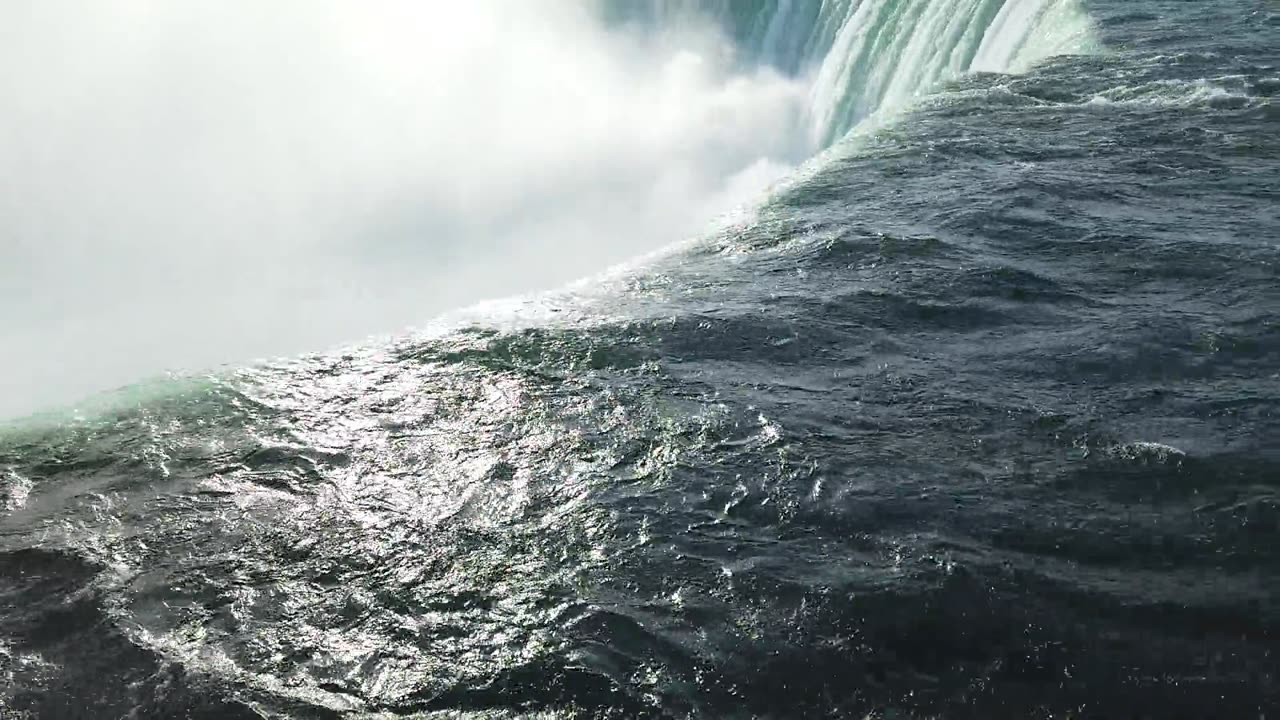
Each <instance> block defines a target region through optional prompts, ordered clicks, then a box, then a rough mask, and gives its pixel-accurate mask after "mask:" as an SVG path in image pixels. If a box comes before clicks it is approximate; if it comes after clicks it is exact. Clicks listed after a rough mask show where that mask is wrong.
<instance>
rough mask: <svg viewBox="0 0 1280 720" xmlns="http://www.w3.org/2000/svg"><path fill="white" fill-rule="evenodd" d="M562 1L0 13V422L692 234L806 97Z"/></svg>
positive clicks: (775, 160) (380, 328)
mask: <svg viewBox="0 0 1280 720" xmlns="http://www.w3.org/2000/svg"><path fill="white" fill-rule="evenodd" d="M733 67H734V66H733V58H732V56H731V54H730V52H729V48H728V47H727V46H726V45H725V44H724V43H721V42H719V41H718V40H717V38H715V37H714V35H712V34H711V33H709V32H708V33H699V32H693V31H692V30H689V31H686V32H684V34H682V35H681V36H678V37H676V36H662V37H653V36H650V37H644V38H642V37H640V36H638V35H629V34H626V33H623V32H620V31H618V30H617V29H616V28H615V29H613V30H607V29H606V28H604V27H602V26H601V25H600V24H599V23H598V22H597V21H596V18H595V16H594V14H593V13H592V12H591V10H590V7H589V5H588V4H587V2H585V1H584V2H574V1H572V0H539V1H538V2H524V1H520V2H514V1H510V0H455V1H453V2H447V3H446V2H431V1H413V0H360V1H356V0H351V1H350V2H346V1H337V0H272V1H271V2H250V1H249V0H244V1H243V2H214V1H213V0H93V1H89V0H76V1H75V2H67V1H63V0H0V416H7V415H14V414H21V413H25V412H29V411H32V410H34V409H37V408H40V407H44V406H47V405H50V404H61V403H67V402H73V401H76V400H78V399H80V398H82V397H84V396H85V395H86V394H88V393H90V392H94V391H97V390H100V389H106V388H110V387H114V386H117V385H120V384H123V383H127V382H130V381H134V380H138V379H141V378H143V377H145V376H148V375H153V374H155V373H158V372H160V371H163V370H166V369H200V368H204V367H211V366H215V365H218V364H220V363H224V362H239V361H244V360H249V359H253V358H258V357H263V356H268V355H276V354H289V353H294V352H299V351H305V350H318V349H323V348H324V347H325V346H328V345H332V344H335V343H340V342H345V341H350V340H356V339H359V338H361V337H364V336H366V335H369V334H372V333H382V332H387V331H394V330H396V329H398V328H402V327H404V326H407V325H412V324H415V323H422V322H425V321H427V320H429V319H430V318H431V317H432V316H433V315H435V314H437V313H439V312H441V311H444V310H447V309H450V308H453V307H457V306H459V305H463V304H468V303H471V302H474V301H477V300H481V299H485V298H490V297H494V296H503V295H510V294H515V293H521V292H528V291H532V290H537V289H542V288H547V287H551V286H554V285H557V284H560V283H563V282H565V281H568V280H572V279H575V278H577V277H580V276H582V275H584V274H588V273H590V272H592V271H595V270H599V269H602V268H603V267H605V266H607V265H609V264H611V263H615V262H618V261H622V260H625V259H627V258H629V257H632V256H634V255H636V254H638V253H641V252H646V251H649V250H653V249H655V248H658V247H661V246H663V245H666V244H669V243H671V242H673V241H677V240H680V239H682V238H683V237H686V236H688V235H689V234H691V233H695V232H698V231H699V230H700V229H701V228H703V227H704V225H705V223H706V222H707V221H709V220H711V219H712V218H714V217H715V216H717V215H718V214H719V213H721V212H723V211H725V210H728V209H730V208H732V207H734V206H736V205H737V204H739V203H741V202H744V201H747V200H749V199H751V198H753V197H754V196H755V195H756V194H758V193H759V192H761V191H762V190H763V189H764V188H765V187H766V186H767V184H768V183H769V182H770V181H772V180H773V179H776V178H777V177H778V176H779V175H781V174H782V173H783V172H785V170H786V169H787V165H788V164H789V163H791V162H793V161H795V160H797V159H799V158H802V157H803V156H804V155H805V154H806V153H807V150H808V149H807V148H802V147H796V146H795V145H794V144H793V142H794V141H793V139H794V138H796V137H802V136H803V135H804V133H802V132H797V131H796V127H795V124H796V123H797V122H798V121H799V117H800V116H801V114H802V112H801V107H802V106H803V104H804V94H805V88H803V87H800V86H799V84H797V83H796V82H794V81H792V80H788V79H784V78H781V77H779V76H777V75H774V74H770V73H768V72H764V71H755V70H751V71H748V72H739V71H736V70H734V69H733Z"/></svg>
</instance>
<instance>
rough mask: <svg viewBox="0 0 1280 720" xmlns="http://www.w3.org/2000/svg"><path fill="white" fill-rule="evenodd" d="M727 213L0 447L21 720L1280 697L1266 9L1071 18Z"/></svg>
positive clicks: (894, 707) (845, 713)
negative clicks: (523, 292) (774, 191)
mask: <svg viewBox="0 0 1280 720" xmlns="http://www.w3.org/2000/svg"><path fill="white" fill-rule="evenodd" d="M1088 10H1089V12H1090V15H1091V17H1092V19H1093V23H1094V24H1095V26H1096V32H1097V34H1098V36H1099V39H1100V40H1101V43H1102V45H1103V46H1104V47H1105V51H1103V52H1100V53H1097V54H1088V55H1080V56H1070V57H1059V58H1056V59H1050V60H1047V61H1044V62H1041V63H1039V64H1037V65H1035V66H1034V67H1032V68H1031V69H1030V70H1029V71H1027V72H1026V73H1024V74H1021V75H1016V76H1015V75H1004V74H983V73H979V74H970V75H966V76H964V77H962V78H961V79H959V80H957V81H955V82H952V83H950V84H948V85H946V86H945V87H943V88H942V90H941V91H940V92H939V93H937V94H935V95H932V96H931V97H929V98H926V99H924V100H922V101H921V102H920V103H919V104H918V105H917V107H916V109H915V110H914V111H912V112H911V113H909V114H907V115H906V116H904V117H901V118H899V119H897V120H895V121H893V122H890V123H887V124H885V125H884V126H882V127H880V129H878V130H868V131H866V132H861V133H855V136H853V137H851V138H849V139H847V140H846V141H845V142H844V143H843V144H841V145H839V146H837V148H836V150H835V151H834V154H833V157H832V158H831V159H829V160H827V161H824V162H823V163H821V164H820V165H819V166H817V167H816V169H814V170H812V171H811V172H809V173H807V174H806V175H804V176H803V177H800V178H797V179H796V180H795V181H794V182H793V183H791V184H790V186H789V187H788V189H787V190H786V191H784V192H783V193H782V194H781V195H780V196H778V197H777V198H775V199H774V200H773V201H771V202H770V203H768V204H767V205H766V206H765V207H764V208H763V209H762V210H761V211H760V213H759V217H758V218H757V219H755V220H753V221H751V222H750V223H746V224H742V225H738V226H735V227H732V228H729V229H727V230H725V231H724V232H723V233H721V234H719V235H717V236H715V237H711V238H708V239H706V240H704V241H701V242H698V243H695V244H693V245H691V246H689V247H687V248H685V249H682V250H680V251H678V252H675V253H673V254H671V255H668V256H667V257H665V258H664V259H661V260H658V261H656V262H654V263H652V264H650V265H647V266H645V267H644V268H643V269H641V270H636V271H633V272H629V273H625V274H622V275H617V276H614V277H613V278H612V279H611V280H607V281H602V282H600V283H598V284H596V285H592V286H588V287H585V288H580V289H579V290H578V291H576V292H575V293H565V294H561V295H555V296H550V297H548V298H543V299H540V300H531V301H528V302H525V303H523V304H520V305H518V307H516V308H515V309H508V310H503V311H501V312H494V313H491V314H488V315H476V316H475V317H477V318H478V319H475V320H474V321H468V322H465V323H461V324H460V325H458V326H457V327H455V328H453V329H449V330H440V331H438V332H436V333H434V334H430V335H424V336H422V337H418V338H415V339H405V340H401V341H397V342H393V343H389V344H384V345H378V346H366V347H361V348H358V349H353V350H350V351H348V352H338V353H331V354H325V355H318V356H314V357H305V358H300V359H297V360H294V361H290V362H284V363H280V364H276V365H272V366H268V367H260V368H253V369H246V370H243V371H241V372H238V373H231V374H227V375H223V376H218V377H214V378H206V379H191V380H181V381H174V382H172V383H160V384H153V385H148V386H140V387H138V388H134V389H132V390H130V391H127V392H126V393H125V394H123V395H122V396H120V397H118V398H116V399H115V400H113V401H112V402H111V403H110V404H108V405H106V406H105V407H103V408H99V409H98V410H95V411H93V412H86V413H84V414H83V415H81V416H78V417H76V418H62V419H59V418H44V419H38V420H32V421H26V422H22V423H16V424H12V425H11V426H10V427H9V428H8V429H6V430H5V431H4V432H3V435H0V478H2V479H0V488H2V489H0V513H2V514H0V607H3V609H4V612H3V614H0V677H2V678H3V680H2V681H0V707H4V708H8V709H13V710H26V711H29V712H30V714H31V715H32V716H34V717H51V718H61V717H103V718H105V717H126V716H128V717H199V718H236V717H244V718H253V717H262V716H266V717H352V718H359V717H403V716H421V717H437V716H439V717H476V718H489V717H492V718H498V717H517V716H519V717H672V718H677V717H725V718H729V717H735V718H748V717H758V718H790V717H855V718H861V717H866V716H868V715H869V716H871V717H882V718H891V717H893V718H926V717H947V718H951V717H956V718H968V717H972V718H991V717H1019V718H1030V717H1045V718H1047V717H1055V718H1066V717H1081V718H1084V717H1089V718H1134V717H1150V718H1208V717H1221V718H1227V717H1232V718H1260V717H1271V716H1272V715H1274V714H1276V713H1277V711H1278V710H1280V678H1278V677H1277V672H1278V670H1280V658H1278V657H1277V650H1276V649H1277V648H1280V639H1277V637H1276V635H1277V629H1278V626H1280V606H1278V605H1277V597H1280V325H1278V324H1277V311H1280V283H1278V282H1277V279H1278V278H1277V271H1278V269H1280V265H1278V264H1277V263H1280V245H1278V243H1280V111H1278V110H1277V106H1276V100H1275V98H1276V94H1277V92H1280V57H1278V49H1280V10H1278V8H1277V6H1276V5H1275V4H1274V3H1267V2H1247V1H1245V0H1238V1H1233V0H1222V1H1221V2H1203V3H1194V4H1193V3H1181V2H1157V1H1152V0H1146V1H1144V2H1140V3H1131V2H1125V3H1108V2H1096V3H1094V4H1092V5H1091V6H1089V8H1088Z"/></svg>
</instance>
